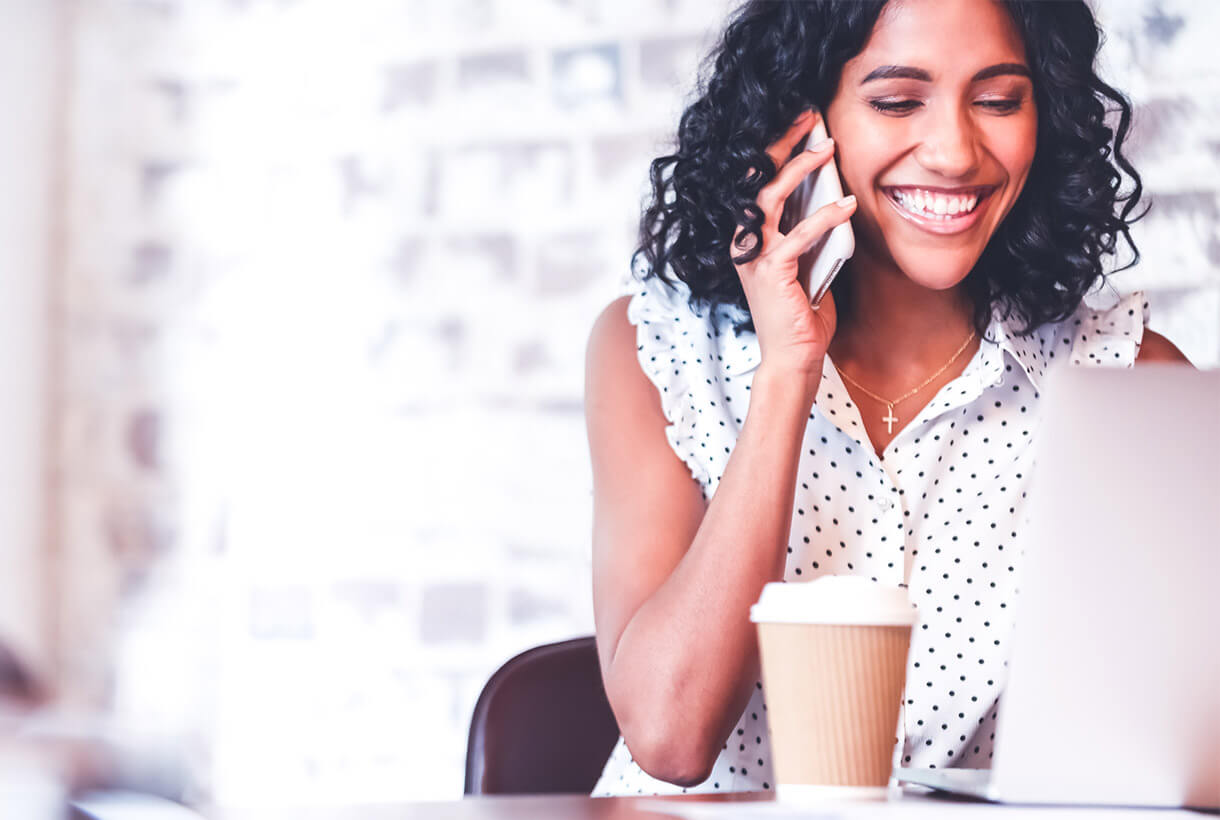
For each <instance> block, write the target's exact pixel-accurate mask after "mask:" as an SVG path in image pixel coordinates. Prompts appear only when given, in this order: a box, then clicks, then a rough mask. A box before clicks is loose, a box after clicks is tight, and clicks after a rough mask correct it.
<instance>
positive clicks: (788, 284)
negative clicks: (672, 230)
mask: <svg viewBox="0 0 1220 820" xmlns="http://www.w3.org/2000/svg"><path fill="white" fill-rule="evenodd" d="M818 116H821V115H820V114H817V113H816V112H814V111H813V110H806V111H805V113H803V114H802V115H801V116H800V117H798V118H797V119H796V121H795V122H793V124H792V127H791V128H789V129H788V132H787V133H786V134H784V136H782V137H780V139H779V140H778V141H776V142H775V143H773V144H772V145H771V146H770V147H769V148H768V149H767V153H768V154H769V155H770V156H771V159H772V160H774V162H775V166H776V168H778V169H779V172H778V173H777V174H776V176H775V179H773V180H771V181H770V182H768V183H767V184H766V185H764V186H763V188H762V190H761V191H759V193H758V200H757V202H758V205H759V207H760V208H761V209H762V212H763V214H764V222H763V225H762V229H761V230H762V237H763V247H762V251H761V253H760V254H759V255H758V256H757V257H756V258H755V259H754V261H753V262H749V263H746V264H739V263H736V262H734V266H735V267H736V268H737V274H738V276H739V277H740V278H741V284H742V287H743V288H744V289H745V294H746V302H747V303H748V304H749V306H750V315H751V317H752V318H753V320H754V332H755V334H756V335H757V336H758V344H759V350H760V352H761V355H762V361H763V363H764V364H765V365H766V367H767V370H769V371H773V372H783V373H786V374H801V375H806V376H809V377H811V378H813V379H820V376H821V372H822V370H821V368H822V360H823V359H824V358H825V356H826V350H827V348H829V346H830V340H831V339H832V338H833V337H834V332H835V320H836V314H835V306H834V297H833V296H832V295H831V293H830V291H829V290H828V291H827V292H826V294H825V295H824V296H823V297H822V301H821V302H820V303H819V304H818V307H817V309H816V310H815V309H814V308H813V307H812V306H811V305H810V304H809V294H808V293H807V292H806V290H805V286H804V285H802V284H801V282H800V281H799V279H798V267H797V262H798V260H799V259H800V257H801V255H802V254H804V253H805V252H806V251H807V250H809V248H811V247H812V246H813V245H814V244H815V243H816V242H817V241H818V240H819V239H821V237H822V236H823V235H825V234H826V233H827V232H829V231H830V230H831V229H832V228H834V227H835V226H836V225H838V224H839V223H841V222H845V221H847V219H848V218H850V217H851V215H852V213H854V212H855V209H856V198H855V197H854V196H849V197H845V200H846V204H839V203H831V204H829V205H825V206H823V207H821V208H819V209H818V210H817V211H815V212H814V213H813V214H811V215H810V216H808V217H807V218H805V219H804V220H802V221H801V222H799V223H797V225H796V226H795V227H794V228H793V229H792V230H791V231H789V232H788V233H787V234H781V233H780V232H779V227H778V226H779V220H780V216H781V215H782V214H783V211H784V204H785V203H786V202H787V201H788V197H789V195H790V194H791V193H792V192H793V191H794V190H796V187H797V186H798V185H799V184H800V183H801V181H802V180H803V179H804V178H805V177H806V176H808V175H809V174H810V173H811V172H812V171H813V170H814V169H816V168H818V167H820V166H822V165H823V164H825V163H826V162H827V161H828V160H829V159H830V158H831V156H833V155H834V143H833V142H831V143H830V144H828V145H824V146H822V147H821V148H811V150H806V151H802V152H801V153H799V154H797V155H796V156H795V157H793V158H792V159H790V160H789V159H788V157H789V156H790V155H791V154H792V149H793V148H794V147H795V146H796V144H797V143H798V142H799V141H801V140H803V139H805V137H806V136H807V135H808V134H809V132H810V131H811V130H812V129H813V126H814V123H815V122H816V121H817V120H816V118H817V117H818ZM742 237H743V235H742V231H741V226H740V225H738V226H737V234H736V235H735V236H734V245H733V247H734V250H735V254H734V256H736V251H745V250H747V249H748V248H749V247H752V245H750V244H749V243H750V242H752V241H753V239H752V238H751V237H749V236H745V237H744V240H745V242H746V243H747V244H746V245H744V246H739V245H738V244H737V242H736V240H737V239H738V238H742Z"/></svg>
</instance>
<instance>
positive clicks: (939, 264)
mask: <svg viewBox="0 0 1220 820" xmlns="http://www.w3.org/2000/svg"><path fill="white" fill-rule="evenodd" d="M904 256H906V255H905V254H894V261H895V262H896V263H897V264H898V269H899V270H900V271H902V272H903V274H904V275H905V276H906V277H907V278H908V279H910V280H911V281H912V282H914V283H915V284H917V285H920V286H921V287H925V288H927V289H928V290H948V289H950V288H952V287H955V286H956V285H959V284H960V283H961V281H962V280H963V279H965V278H966V277H967V276H969V275H970V271H972V270H974V266H975V263H977V262H978V256H977V255H974V256H970V257H966V256H963V255H962V254H961V253H953V254H949V253H944V254H936V253H931V252H929V251H927V250H926V249H921V250H919V251H918V252H917V253H915V254H911V256H912V257H914V258H910V259H904V258H903V257H904Z"/></svg>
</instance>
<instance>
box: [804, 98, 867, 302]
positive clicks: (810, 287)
mask: <svg viewBox="0 0 1220 820" xmlns="http://www.w3.org/2000/svg"><path fill="white" fill-rule="evenodd" d="M826 136H827V134H826V124H825V122H824V121H823V119H822V117H821V116H820V115H819V116H818V118H817V122H816V123H815V124H814V126H813V129H812V130H811V131H810V132H809V137H808V139H806V141H805V143H804V144H803V145H802V146H801V150H802V151H803V150H805V149H806V148H809V147H810V146H813V145H817V144H818V143H819V142H821V141H822V140H824V139H826ZM792 196H794V197H799V199H798V200H797V202H798V203H804V204H803V206H802V207H800V208H799V213H800V219H805V218H806V217H808V216H809V215H810V214H812V213H813V212H814V211H816V210H817V209H818V208H821V207H822V206H824V205H829V204H831V203H832V202H837V201H839V200H840V199H842V198H843V184H842V182H841V181H840V179H839V169H838V167H837V166H836V165H835V160H834V156H833V155H832V156H831V158H830V159H829V160H827V161H826V163H825V164H824V165H822V166H821V167H820V168H818V169H816V170H815V171H814V172H813V173H812V174H810V175H809V176H807V177H805V179H803V180H802V181H801V184H800V185H799V186H797V189H796V190H795V191H794V192H793V193H792ZM797 221H798V222H799V221H800V220H797ZM855 250H856V237H855V234H854V233H852V229H851V220H848V221H846V222H842V223H840V224H838V225H835V226H834V228H832V229H831V230H830V233H828V234H827V235H826V236H824V237H822V239H820V240H818V243H817V244H815V245H814V246H813V247H812V248H810V249H809V251H808V252H807V253H806V254H805V256H806V257H808V256H810V255H812V257H813V259H812V264H810V261H809V260H807V259H805V258H802V260H801V265H800V267H801V269H802V278H803V279H804V281H806V282H808V284H807V285H806V288H805V289H806V292H807V293H808V294H809V303H810V304H812V305H813V306H815V307H816V306H817V304H818V303H819V302H821V301H822V297H823V296H824V295H825V294H826V291H827V290H829V289H830V283H831V282H833V281H834V278H835V277H836V276H837V275H838V274H839V271H840V270H842V269H843V265H844V263H845V262H847V260H848V259H850V258H851V255H852V254H853V253H855ZM806 267H808V268H809V274H808V278H804V276H803V271H804V269H805V268H806Z"/></svg>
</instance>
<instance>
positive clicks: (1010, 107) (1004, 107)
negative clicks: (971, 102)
mask: <svg viewBox="0 0 1220 820" xmlns="http://www.w3.org/2000/svg"><path fill="white" fill-rule="evenodd" d="M979 105H982V106H985V107H987V108H993V109H995V110H996V111H1003V112H1004V113H1005V114H1008V113H1011V112H1013V111H1016V110H1017V109H1018V108H1020V107H1021V101H1020V100H985V101H984V102H981V103H979Z"/></svg>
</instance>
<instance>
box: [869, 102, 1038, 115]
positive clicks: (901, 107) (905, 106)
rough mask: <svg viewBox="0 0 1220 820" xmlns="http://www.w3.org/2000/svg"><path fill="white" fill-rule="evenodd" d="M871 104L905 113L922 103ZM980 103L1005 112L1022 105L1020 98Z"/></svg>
mask: <svg viewBox="0 0 1220 820" xmlns="http://www.w3.org/2000/svg"><path fill="white" fill-rule="evenodd" d="M869 105H871V106H872V107H873V108H875V109H877V110H878V111H883V112H884V111H892V112H896V113H899V114H905V113H908V112H910V111H913V110H915V109H916V108H918V107H919V106H920V105H921V103H919V102H918V101H917V100H901V101H898V102H886V101H885V100H869ZM978 105H981V106H983V107H984V108H990V109H992V110H994V111H999V112H1001V113H1004V114H1010V113H1012V112H1013V111H1016V110H1017V109H1018V108H1020V107H1021V101H1020V100H984V101H982V102H980V103H978Z"/></svg>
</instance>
